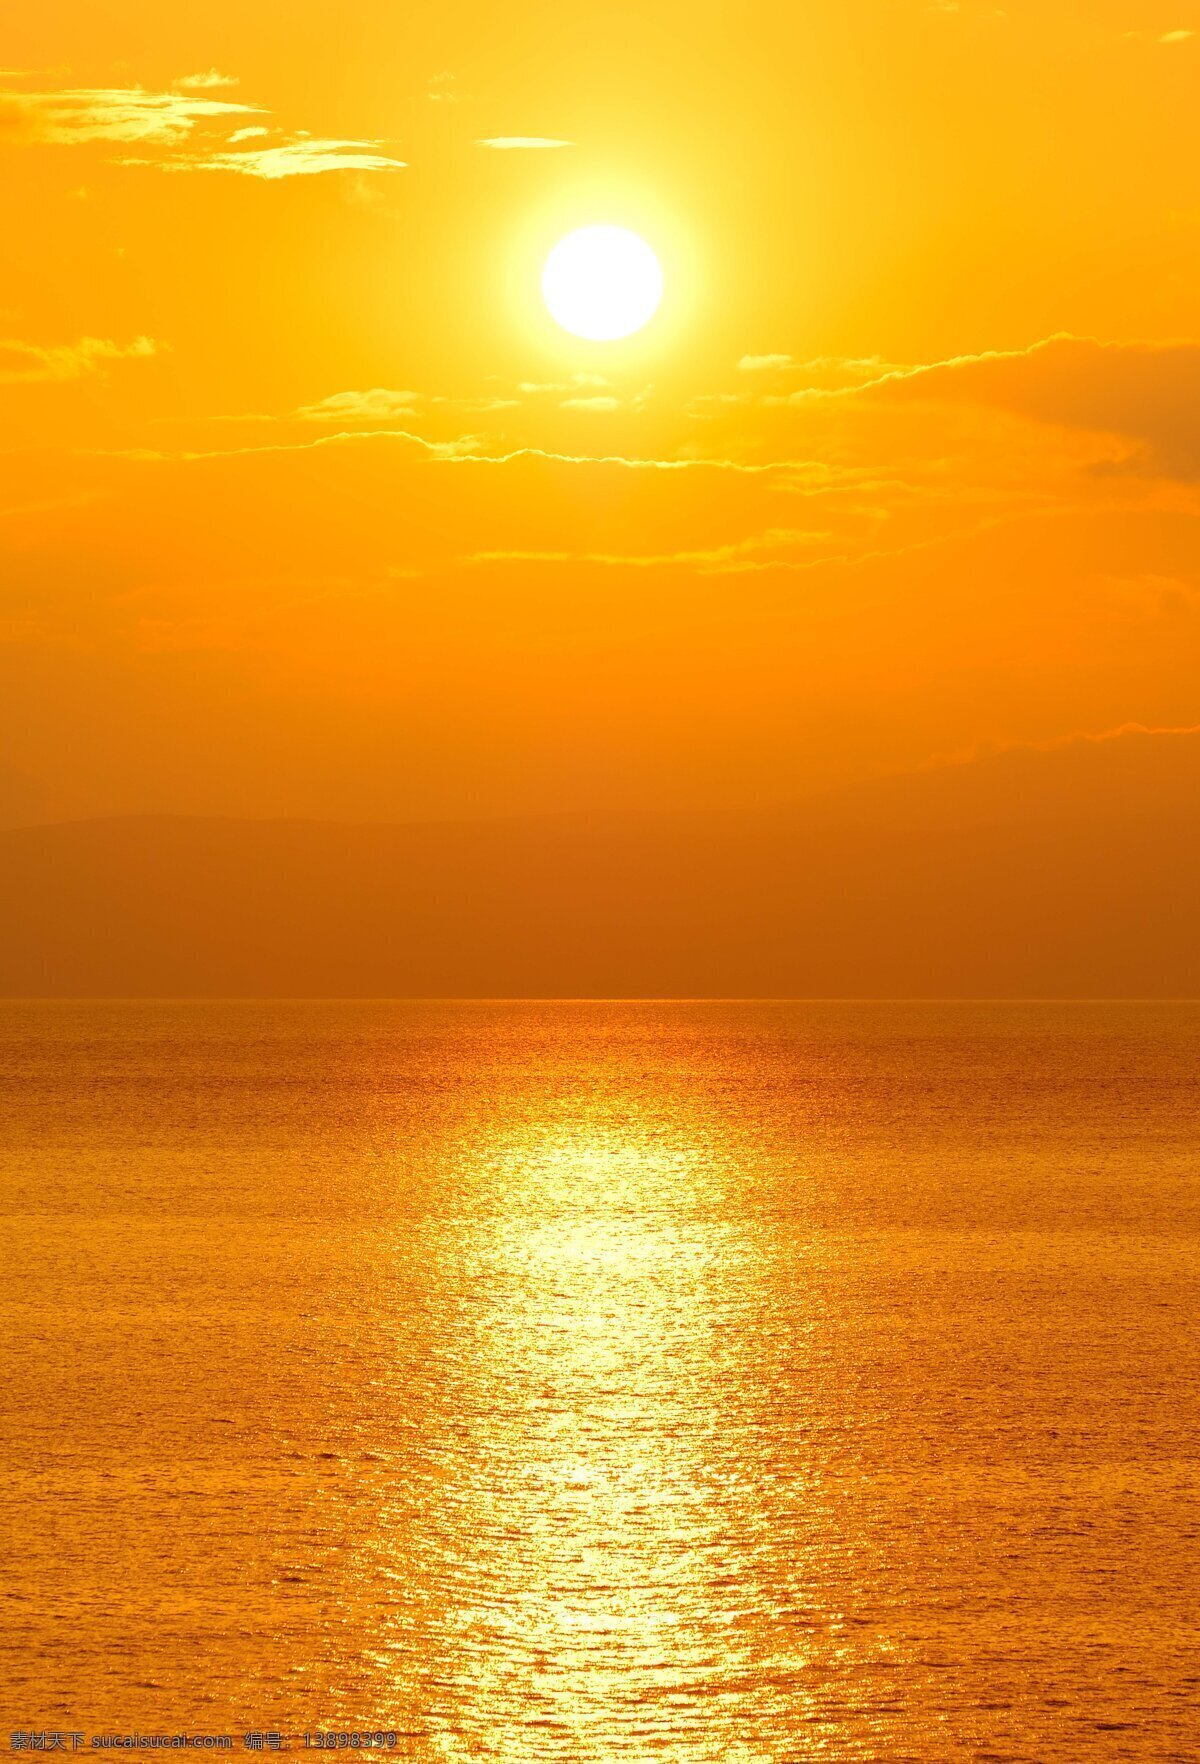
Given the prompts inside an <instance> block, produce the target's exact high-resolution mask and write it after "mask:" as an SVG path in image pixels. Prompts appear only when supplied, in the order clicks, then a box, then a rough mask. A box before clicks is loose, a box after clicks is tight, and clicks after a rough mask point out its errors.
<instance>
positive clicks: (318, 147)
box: [118, 135, 406, 183]
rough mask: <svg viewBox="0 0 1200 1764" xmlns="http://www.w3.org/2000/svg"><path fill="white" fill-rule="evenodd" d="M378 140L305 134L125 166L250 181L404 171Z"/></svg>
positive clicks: (136, 161) (401, 162)
mask: <svg viewBox="0 0 1200 1764" xmlns="http://www.w3.org/2000/svg"><path fill="white" fill-rule="evenodd" d="M379 145H380V143H379V142H378V141H326V140H320V139H317V138H314V137H312V136H309V135H302V136H301V137H300V138H299V139H297V140H294V141H285V142H281V143H280V144H279V145H278V146H275V147H248V148H245V149H243V150H242V151H240V152H237V153H229V152H226V151H225V150H223V149H208V150H203V151H199V152H196V153H190V154H181V155H177V156H176V157H175V158H173V159H122V160H120V161H118V163H119V164H121V165H156V166H159V167H160V168H161V169H162V170H163V171H172V172H205V171H208V172H213V171H215V172H235V173H238V174H239V175H240V176H242V177H246V178H264V179H266V180H267V181H268V182H270V183H274V182H275V181H276V180H277V179H279V178H301V177H315V176H316V175H318V174H319V173H321V172H347V171H350V172H368V171H371V172H375V171H403V170H404V169H405V164H406V162H405V161H404V160H403V159H392V158H390V157H389V156H388V155H386V154H383V153H376V152H375V151H374V149H375V148H376V147H378V146H379Z"/></svg>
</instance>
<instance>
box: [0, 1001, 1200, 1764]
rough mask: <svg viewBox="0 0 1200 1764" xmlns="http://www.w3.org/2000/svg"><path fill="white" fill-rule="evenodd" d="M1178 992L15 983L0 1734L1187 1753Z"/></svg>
mask: <svg viewBox="0 0 1200 1764" xmlns="http://www.w3.org/2000/svg"><path fill="white" fill-rule="evenodd" d="M1198 1102H1200V1009H1197V1008H1194V1007H1190V1006H1170V1005H1147V1006H1138V1005H1126V1006H1107V1005H1081V1006H1068V1005H1063V1006H1053V1005H1050V1006H1026V1005H1000V1006H967V1005H946V1006H930V1005H913V1006H894V1005H892V1006H883V1005H881V1006H872V1005H841V1006H839V1005H707V1004H700V1005H686V1004H681V1005H659V1004H629V1005H624V1004H615V1005H604V1004H530V1005H503V1004H480V1005H457V1004H455V1005H436V1004H427V1005H400V1004H397V1005H390V1004H375V1003H370V1004H303V1003H285V1004H252V1003H242V1004H108V1003H104V1004H6V1005H2V1006H0V1179H2V1197H3V1209H4V1214H5V1219H4V1227H5V1238H6V1243H7V1277H6V1280H5V1283H4V1289H3V1295H2V1304H0V1330H2V1336H3V1340H2V1346H3V1356H4V1357H3V1365H4V1369H5V1372H6V1391H7V1394H6V1402H5V1426H4V1437H3V1467H4V1487H5V1501H6V1506H7V1507H8V1510H9V1514H10V1518H11V1520H12V1524H11V1526H10V1536H11V1539H12V1544H11V1548H10V1550H9V1561H8V1566H7V1570H6V1574H5V1577H4V1579H3V1581H2V1582H0V1611H2V1613H3V1630H2V1632H0V1686H3V1690H2V1691H0V1700H2V1701H3V1708H2V1709H0V1720H2V1721H3V1722H4V1723H6V1724H7V1727H6V1729H5V1731H8V1730H9V1729H14V1728H21V1727H37V1728H42V1727H51V1728H53V1727H67V1728H74V1729H83V1730H86V1731H88V1732H100V1731H129V1730H132V1729H134V1728H140V1729H141V1730H142V1731H171V1730H175V1729H179V1728H192V1729H198V1730H202V1731H208V1732H220V1731H232V1732H235V1733H237V1734H239V1735H240V1734H241V1733H242V1732H243V1731H245V1730H246V1729H248V1728H258V1729H261V1728H272V1727H277V1728H281V1729H283V1730H284V1731H285V1732H291V1733H297V1732H300V1731H302V1730H304V1729H309V1730H315V1729H318V1728H330V1727H333V1728H345V1729H352V1728H360V1729H361V1728H371V1729H374V1728H389V1727H395V1728H398V1729H400V1730H401V1731H402V1733H403V1735H404V1736H405V1737H403V1738H402V1740H401V1745H400V1750H401V1751H402V1752H403V1753H404V1754H405V1755H409V1756H412V1757H417V1758H421V1757H428V1758H447V1759H469V1758H475V1757H492V1758H497V1759H502V1760H514V1761H523V1760H540V1759H547V1760H551V1759H554V1760H579V1761H587V1760H619V1759H642V1758H650V1757H661V1758H668V1759H678V1760H680V1761H683V1760H696V1761H700V1760H714V1761H715V1760H747V1761H749V1760H755V1761H759V1760H791V1759H804V1758H812V1759H828V1760H834V1761H841V1760H847V1761H854V1760H863V1761H866V1760H872V1761H888V1764H890V1761H892V1760H906V1759H912V1760H917V1761H920V1764H925V1761H933V1760H942V1759H960V1758H977V1759H1013V1760H1018V1759H1019V1760H1029V1761H1031V1764H1057V1761H1060V1760H1061V1761H1062V1764H1078V1761H1079V1760H1082V1759H1085V1758H1086V1759H1088V1760H1092V1759H1100V1760H1109V1759H1123V1758H1132V1759H1141V1760H1147V1761H1149V1760H1154V1764H1164V1761H1166V1760H1171V1759H1176V1760H1183V1759H1188V1760H1195V1759H1196V1758H1197V1757H1200V1727H1198V1719H1200V1718H1198V1716H1197V1695H1198V1691H1200V1684H1198V1679H1200V1666H1198V1664H1197V1660H1198V1654H1197V1650H1196V1635H1195V1630H1194V1626H1193V1607H1194V1590H1195V1574H1196V1568H1197V1550H1196V1534H1197V1520H1196V1513H1197V1504H1196V1496H1197V1480H1198V1478H1197V1443H1198V1438H1197V1435H1198V1424H1197V1416H1198V1415H1200V1402H1198V1400H1197V1399H1198V1397H1200V1346H1198V1341H1197V1334H1196V1331H1195V1328H1194V1317H1195V1315H1196V1310H1197V1299H1198V1297H1200V1292H1198V1284H1200V1283H1198V1280H1197V1274H1198V1272H1200V1254H1198V1238H1197V1231H1198V1228H1200V1191H1198V1171H1200V1114H1198V1111H1197V1104H1198Z"/></svg>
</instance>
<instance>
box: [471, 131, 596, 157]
mask: <svg viewBox="0 0 1200 1764" xmlns="http://www.w3.org/2000/svg"><path fill="white" fill-rule="evenodd" d="M475 145H476V146H477V147H492V148H496V149H497V150H499V151H500V152H501V153H507V152H510V151H511V150H512V149H514V148H517V149H524V148H541V147H574V145H575V143H574V141H558V140H555V139H553V138H552V137H550V136H547V135H492V136H490V137H488V139H486V140H482V141H476V143H475Z"/></svg>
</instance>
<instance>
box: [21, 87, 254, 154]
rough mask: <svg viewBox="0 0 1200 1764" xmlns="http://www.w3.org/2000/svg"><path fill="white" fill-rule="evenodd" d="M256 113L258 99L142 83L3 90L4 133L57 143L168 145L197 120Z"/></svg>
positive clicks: (182, 136) (182, 137)
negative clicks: (238, 100) (240, 100)
mask: <svg viewBox="0 0 1200 1764" xmlns="http://www.w3.org/2000/svg"><path fill="white" fill-rule="evenodd" d="M258 114H261V107H260V106H258V105H255V104H234V103H231V102H230V101H229V100H228V99H225V98H201V97H196V96H194V95H193V94H192V93H190V92H182V91H176V92H147V91H145V90H143V88H142V87H141V86H128V87H117V86H114V87H84V86H81V87H76V88H73V89H70V90H66V91H61V92H13V91H8V92H3V93H0V135H3V134H8V135H9V136H10V137H15V138H16V139H18V140H25V141H28V142H34V143H38V142H41V143H47V144H52V145H59V146H75V145H79V144H80V143H83V142H88V141H116V142H142V143H146V144H157V145H162V146H168V147H169V146H174V145H177V144H178V143H179V142H180V141H183V140H186V139H187V137H188V136H189V135H190V134H191V133H192V132H193V130H194V129H195V127H196V124H197V123H198V122H208V121H211V120H212V119H214V118H218V117H227V116H252V115H258Z"/></svg>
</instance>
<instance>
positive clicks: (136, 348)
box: [0, 337, 159, 384]
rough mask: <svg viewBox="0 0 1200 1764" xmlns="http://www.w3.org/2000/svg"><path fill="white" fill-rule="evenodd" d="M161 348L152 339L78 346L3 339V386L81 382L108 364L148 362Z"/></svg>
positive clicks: (88, 341) (85, 341)
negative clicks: (39, 381)
mask: <svg viewBox="0 0 1200 1764" xmlns="http://www.w3.org/2000/svg"><path fill="white" fill-rule="evenodd" d="M158 349H159V345H158V344H156V343H155V342H154V341H153V340H152V339H151V338H149V337H135V338H134V339H133V342H132V343H114V342H113V341H112V340H111V339H110V338H108V337H80V339H79V340H78V342H76V343H27V342H25V341H23V340H22V339H19V338H13V337H6V338H0V382H5V383H8V384H13V383H22V382H29V381H34V380H52V381H58V380H80V379H83V378H84V377H85V375H87V374H94V373H98V372H100V371H101V370H102V369H103V367H104V365H105V363H106V362H110V361H131V360H144V359H145V357H147V356H150V355H156V354H157V353H158Z"/></svg>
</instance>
